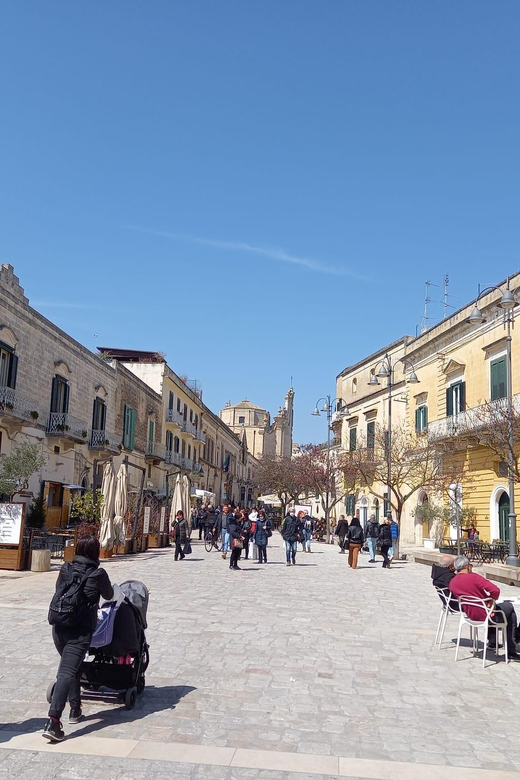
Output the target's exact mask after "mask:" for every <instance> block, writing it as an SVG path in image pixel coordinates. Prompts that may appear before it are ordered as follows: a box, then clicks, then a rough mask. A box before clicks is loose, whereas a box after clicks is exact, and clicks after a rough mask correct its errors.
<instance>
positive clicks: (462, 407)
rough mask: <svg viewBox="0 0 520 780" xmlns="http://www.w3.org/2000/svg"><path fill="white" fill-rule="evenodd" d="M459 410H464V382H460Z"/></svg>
mask: <svg viewBox="0 0 520 780" xmlns="http://www.w3.org/2000/svg"><path fill="white" fill-rule="evenodd" d="M460 411H461V412H465V411H466V382H461V383H460Z"/></svg>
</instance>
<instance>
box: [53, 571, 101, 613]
mask: <svg viewBox="0 0 520 780" xmlns="http://www.w3.org/2000/svg"><path fill="white" fill-rule="evenodd" d="M65 566H66V567H67V569H66V571H64V569H65ZM61 573H62V579H61V582H60V584H59V585H58V586H57V588H56V592H55V594H54V596H53V597H52V599H51V603H50V606H49V614H48V618H47V619H48V621H49V623H50V624H51V626H67V627H71V626H77V625H78V624H79V623H81V620H82V619H83V617H84V615H85V614H86V612H87V609H88V608H89V606H90V605H89V604H88V602H87V600H86V598H85V592H84V591H85V582H86V581H87V579H88V578H89V577H90V575H91V574H92V572H91V571H90V572H89V573H88V574H85V576H84V577H81V576H80V575H79V574H77V573H76V572H75V571H74V568H73V566H72V564H70V563H69V564H64V565H63V567H62V570H61ZM63 575H64V576H63Z"/></svg>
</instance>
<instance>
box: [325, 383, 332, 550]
mask: <svg viewBox="0 0 520 780" xmlns="http://www.w3.org/2000/svg"><path fill="white" fill-rule="evenodd" d="M325 402H326V404H327V408H328V412H327V468H326V472H325V474H326V480H327V484H326V491H325V539H326V541H327V544H330V518H329V489H330V423H331V420H332V413H331V407H330V395H328V396H326V399H325Z"/></svg>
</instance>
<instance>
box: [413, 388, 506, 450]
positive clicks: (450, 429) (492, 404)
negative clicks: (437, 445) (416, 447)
mask: <svg viewBox="0 0 520 780" xmlns="http://www.w3.org/2000/svg"><path fill="white" fill-rule="evenodd" d="M513 410H514V413H515V414H519V413H520V393H517V394H516V395H514V396H513ZM501 413H503V414H507V400H506V399H505V398H498V399H497V400H496V401H489V402H488V403H486V404H481V405H480V406H474V407H473V408H472V409H466V411H464V412H459V413H458V414H453V415H451V416H450V417H443V418H442V419H440V420H433V421H432V422H429V423H428V438H429V439H430V440H431V439H444V438H446V437H448V436H462V435H463V434H468V433H471V431H475V430H477V429H479V428H483V427H485V426H486V425H489V424H491V425H492V424H493V421H494V419H496V418H495V414H498V415H499V416H500V414H501Z"/></svg>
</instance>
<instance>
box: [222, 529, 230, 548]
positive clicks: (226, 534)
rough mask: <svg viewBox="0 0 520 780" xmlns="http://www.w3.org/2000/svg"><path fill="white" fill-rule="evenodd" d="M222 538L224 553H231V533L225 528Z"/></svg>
mask: <svg viewBox="0 0 520 780" xmlns="http://www.w3.org/2000/svg"><path fill="white" fill-rule="evenodd" d="M221 536H222V552H223V553H227V552H229V531H227V530H226V529H225V528H223V529H222V533H221Z"/></svg>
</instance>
